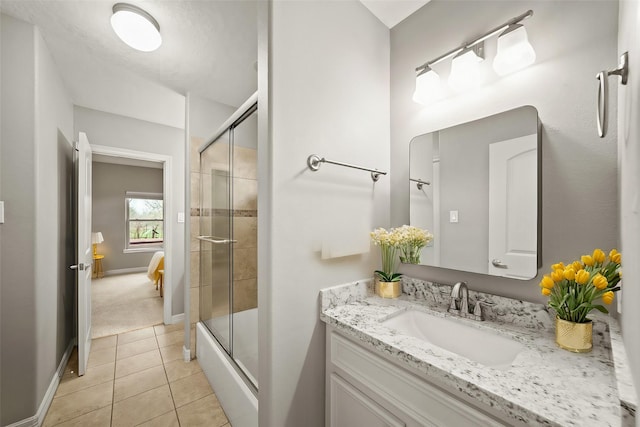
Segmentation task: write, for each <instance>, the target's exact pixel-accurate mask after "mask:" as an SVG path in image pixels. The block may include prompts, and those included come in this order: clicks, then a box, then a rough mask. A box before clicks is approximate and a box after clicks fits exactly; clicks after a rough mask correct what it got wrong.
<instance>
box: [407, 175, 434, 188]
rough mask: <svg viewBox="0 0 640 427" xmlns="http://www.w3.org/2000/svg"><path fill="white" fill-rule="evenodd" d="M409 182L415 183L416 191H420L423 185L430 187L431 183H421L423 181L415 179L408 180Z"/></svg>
mask: <svg viewBox="0 0 640 427" xmlns="http://www.w3.org/2000/svg"><path fill="white" fill-rule="evenodd" d="M409 181H412V182H415V183H416V187H418V190H422V186H423V185H431V182H429V181H423V180H421V179H417V178H409Z"/></svg>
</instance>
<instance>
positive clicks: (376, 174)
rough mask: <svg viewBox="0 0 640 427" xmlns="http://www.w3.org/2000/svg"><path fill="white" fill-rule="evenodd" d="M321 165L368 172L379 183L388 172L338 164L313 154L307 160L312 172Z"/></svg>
mask: <svg viewBox="0 0 640 427" xmlns="http://www.w3.org/2000/svg"><path fill="white" fill-rule="evenodd" d="M321 163H330V164H332V165H338V166H344V167H347V168H352V169H359V170H362V171H367V172H371V179H372V180H373V182H376V181H378V179H380V175H386V174H387V173H386V172H382V171H379V170H377V169H371V168H365V167H362V166H356V165H352V164H349V163H342V162H336V161H333V160H327V159H325V158H324V157H320V156H318V155H317V154H312V155H310V156H309V157H308V158H307V166H309V169H311V170H312V171H314V172H316V171H318V170H319V169H320V164H321Z"/></svg>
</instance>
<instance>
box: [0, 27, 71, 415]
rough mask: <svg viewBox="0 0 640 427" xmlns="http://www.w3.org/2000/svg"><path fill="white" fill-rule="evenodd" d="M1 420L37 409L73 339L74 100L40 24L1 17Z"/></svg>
mask: <svg viewBox="0 0 640 427" xmlns="http://www.w3.org/2000/svg"><path fill="white" fill-rule="evenodd" d="M1 27H2V28H1V31H2V33H1V40H2V42H1V43H2V45H1V50H2V52H1V55H2V58H1V59H2V61H1V65H2V71H1V76H2V86H1V87H2V96H1V97H0V98H1V99H2V101H1V102H2V110H1V111H2V117H1V128H2V131H1V132H2V145H1V146H0V163H1V167H0V173H1V175H0V200H4V201H5V223H4V224H2V225H0V227H1V229H2V239H1V241H0V261H1V263H2V265H0V288H1V293H2V301H1V304H2V306H1V314H0V316H1V317H0V328H1V331H2V332H1V339H2V342H1V343H0V346H1V347H2V360H1V366H0V372H1V374H0V375H1V387H2V388H1V389H0V399H1V402H0V413H1V415H0V424H2V425H7V424H11V423H13V422H17V421H20V420H23V419H26V418H29V417H32V416H34V415H36V411H37V409H38V407H39V406H40V404H41V403H42V400H43V398H44V396H45V393H46V391H47V389H48V387H49V385H50V384H51V382H52V380H53V378H54V375H55V373H56V369H57V367H58V365H59V363H60V361H61V359H62V356H63V354H64V352H65V350H66V349H67V348H68V346H69V344H70V343H71V340H72V338H73V326H72V325H73V311H72V310H73V309H72V307H73V304H74V301H75V295H74V289H75V288H74V281H73V278H74V277H73V275H70V274H68V272H69V270H68V266H69V265H70V264H71V263H72V260H70V256H71V255H72V251H73V242H72V241H71V240H69V239H68V236H69V235H70V234H71V235H72V234H73V233H72V229H73V224H72V222H71V218H70V217H69V213H70V211H71V206H70V205H71V199H70V187H69V184H70V179H71V176H70V172H71V164H70V157H71V155H72V148H71V145H70V144H69V142H68V141H71V140H72V139H71V136H72V130H73V121H72V118H73V109H72V104H71V101H70V99H69V97H68V96H67V94H66V93H65V89H64V85H63V84H62V81H61V79H60V76H59V75H58V74H57V71H56V68H55V65H54V63H53V60H52V58H51V56H50V55H49V52H48V50H47V48H46V45H45V43H44V40H43V39H42V37H41V35H40V33H39V31H38V30H37V29H36V28H34V27H33V26H31V25H29V24H27V23H24V22H22V21H19V20H16V19H14V18H11V17H8V16H6V15H2V26H1Z"/></svg>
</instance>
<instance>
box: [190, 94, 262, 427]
mask: <svg viewBox="0 0 640 427" xmlns="http://www.w3.org/2000/svg"><path fill="white" fill-rule="evenodd" d="M256 152H257V96H256V95H255V94H254V95H253V96H252V97H251V98H249V100H247V101H246V102H245V103H244V104H243V105H242V106H241V107H240V108H239V109H238V110H237V111H236V112H235V113H234V114H233V115H232V116H231V117H230V118H229V119H228V120H227V121H226V122H225V124H224V125H223V126H222V127H221V128H220V130H219V131H218V132H217V133H216V134H215V135H214V137H213V138H212V139H211V140H210V141H209V142H208V143H206V144H204V145H203V146H202V147H201V148H200V210H199V216H200V224H199V226H200V233H199V234H200V236H198V240H199V241H200V242H199V245H200V318H199V322H198V326H197V356H198V359H199V362H200V364H201V365H202V369H203V370H204V371H205V374H206V375H207V378H208V379H209V382H210V383H211V385H212V387H213V389H214V391H215V393H216V395H217V396H218V399H219V400H220V403H221V404H222V407H223V408H224V411H225V413H226V414H227V417H228V418H229V421H230V422H231V424H232V425H233V426H234V427H242V426H257V425H258V400H257V391H258V298H257V290H258V288H257V268H256V266H257V220H258V211H257V163H256V162H257V156H256Z"/></svg>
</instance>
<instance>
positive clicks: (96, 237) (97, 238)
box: [91, 231, 104, 244]
mask: <svg viewBox="0 0 640 427" xmlns="http://www.w3.org/2000/svg"><path fill="white" fill-rule="evenodd" d="M102 242H104V237H102V233H101V232H100V231H98V232H94V233H91V243H93V244H97V243H102Z"/></svg>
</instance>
